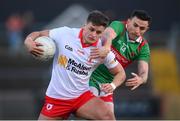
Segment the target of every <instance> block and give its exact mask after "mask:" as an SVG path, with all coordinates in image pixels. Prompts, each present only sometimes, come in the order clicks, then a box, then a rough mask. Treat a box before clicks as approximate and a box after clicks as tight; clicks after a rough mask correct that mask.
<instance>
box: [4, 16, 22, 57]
mask: <svg viewBox="0 0 180 121" xmlns="http://www.w3.org/2000/svg"><path fill="white" fill-rule="evenodd" d="M23 28H24V21H23V19H22V17H21V16H20V15H19V14H18V13H14V14H12V15H10V16H9V17H8V19H7V21H6V31H7V38H8V46H9V47H8V48H9V55H10V56H17V55H18V54H19V53H20V52H21V50H22V43H23V42H22V41H23Z"/></svg>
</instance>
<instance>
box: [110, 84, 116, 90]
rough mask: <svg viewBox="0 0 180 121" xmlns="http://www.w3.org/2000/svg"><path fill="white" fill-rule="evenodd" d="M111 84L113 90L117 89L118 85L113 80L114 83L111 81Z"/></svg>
mask: <svg viewBox="0 0 180 121" xmlns="http://www.w3.org/2000/svg"><path fill="white" fill-rule="evenodd" d="M110 85H111V86H112V88H113V90H115V89H116V85H115V84H114V83H113V82H112V83H110Z"/></svg>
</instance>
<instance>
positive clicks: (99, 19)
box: [87, 10, 109, 27]
mask: <svg viewBox="0 0 180 121" xmlns="http://www.w3.org/2000/svg"><path fill="white" fill-rule="evenodd" d="M89 22H92V23H93V24H94V25H97V26H104V27H107V26H108V25H109V18H108V17H107V16H106V15H105V14H103V13H102V12H100V11H98V10H94V11H92V12H91V13H90V14H89V16H88V18H87V23H89Z"/></svg>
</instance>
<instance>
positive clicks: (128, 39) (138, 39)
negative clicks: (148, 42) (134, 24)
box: [126, 24, 142, 43]
mask: <svg viewBox="0 0 180 121" xmlns="http://www.w3.org/2000/svg"><path fill="white" fill-rule="evenodd" d="M126 30H127V24H126ZM126 38H127V41H128V42H138V43H141V42H142V36H139V37H138V38H137V39H136V40H131V39H130V38H129V34H128V31H126Z"/></svg>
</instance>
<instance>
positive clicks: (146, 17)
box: [130, 10, 152, 25]
mask: <svg viewBox="0 0 180 121" xmlns="http://www.w3.org/2000/svg"><path fill="white" fill-rule="evenodd" d="M133 17H137V18H139V19H141V20H144V21H148V23H149V25H150V23H151V22H152V18H151V16H150V15H149V14H148V13H147V12H146V11H145V10H134V11H133V12H132V13H131V16H130V18H133Z"/></svg>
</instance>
